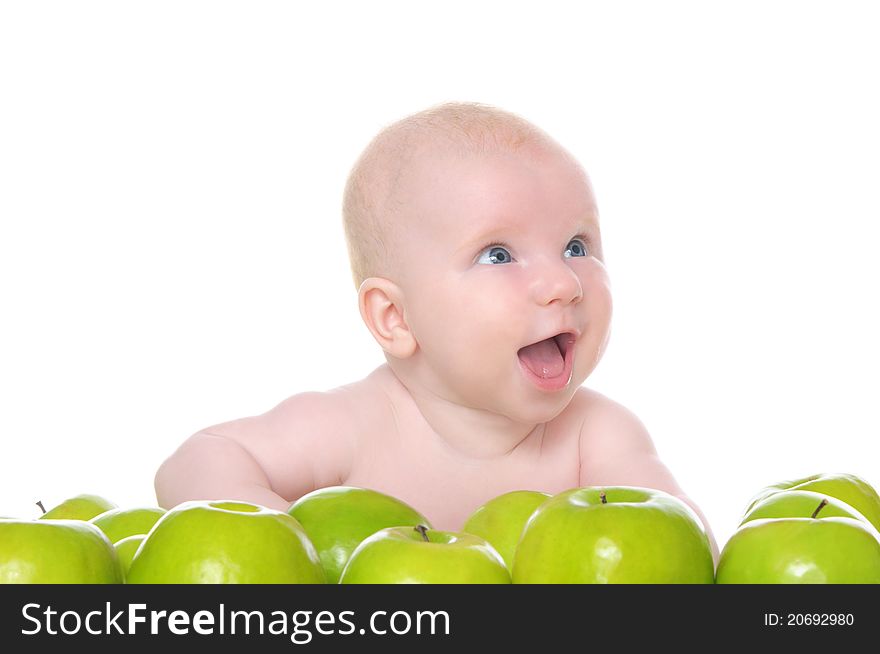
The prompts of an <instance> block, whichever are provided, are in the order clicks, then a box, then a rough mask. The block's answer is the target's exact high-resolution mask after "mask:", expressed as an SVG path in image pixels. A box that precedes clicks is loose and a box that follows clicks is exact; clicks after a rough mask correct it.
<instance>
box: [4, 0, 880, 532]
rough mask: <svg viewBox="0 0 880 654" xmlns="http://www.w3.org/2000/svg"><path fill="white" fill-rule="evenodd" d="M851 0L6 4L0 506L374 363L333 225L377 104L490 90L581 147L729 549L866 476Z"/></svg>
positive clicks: (694, 485)
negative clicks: (753, 511) (828, 485)
mask: <svg viewBox="0 0 880 654" xmlns="http://www.w3.org/2000/svg"><path fill="white" fill-rule="evenodd" d="M871 5H872V3H868V2H864V3H857V2H836V3H815V2H803V1H800V2H767V1H765V2H742V1H740V2H729V3H718V2H688V3H685V2H663V3H649V2H644V3H633V2H616V3H595V4H590V3H585V2H547V1H546V0H544V1H543V2H541V3H540V6H539V3H538V2H528V3H521V2H520V3H518V2H510V1H507V2H479V3H473V2H458V1H450V0H446V1H445V2H443V3H413V2H381V1H377V0H371V1H370V2H365V3H360V2H339V1H337V2H323V3H321V4H320V5H317V4H316V3H308V4H307V3H289V2H288V3H271V2H262V3H252V2H240V3H228V2H204V3H196V2H150V3H136V4H135V3H125V2H100V3H99V2H77V3H68V2H60V3H39V4H37V3H24V2H22V3H12V2H10V3H4V4H3V5H2V8H0V94H2V99H0V307H2V308H0V311H2V322H0V434H2V439H3V443H2V453H3V454H2V458H0V515H16V516H21V517H36V515H37V514H38V510H37V509H36V507H35V506H34V502H35V501H36V500H38V499H41V500H42V501H43V502H44V504H46V505H47V506H49V505H52V504H54V503H57V502H59V501H61V500H62V499H64V498H65V497H69V496H71V495H75V494H78V493H82V492H92V493H99V494H102V495H105V496H106V497H108V498H110V499H111V500H113V501H115V502H116V503H118V504H120V505H129V506H130V505H136V504H155V496H154V495H153V485H152V484H153V474H154V473H155V470H156V468H157V467H158V466H159V464H160V463H161V461H162V460H163V459H164V458H165V457H166V456H167V455H168V454H170V453H171V452H172V451H173V449H174V448H175V447H177V445H178V444H179V443H180V442H182V440H183V439H185V438H186V437H187V436H189V435H190V434H192V433H193V432H195V431H197V430H198V429H200V428H202V427H205V426H207V425H209V424H213V423H216V422H220V421H223V420H228V419H232V418H236V417H240V416H244V415H253V414H256V413H262V412H263V411H266V410H267V409H269V408H271V407H272V406H274V405H275V404H277V403H278V402H279V401H281V400H282V399H284V398H286V397H288V396H289V395H292V394H294V393H298V392H301V391H307V390H326V389H330V388H333V387H335V386H338V385H341V384H344V383H348V382H351V381H353V380H355V379H360V378H361V377H363V376H364V375H366V374H368V373H369V372H370V371H371V370H372V369H373V368H374V367H375V366H377V365H379V364H380V363H382V362H383V361H384V359H383V358H382V356H381V351H380V349H379V347H378V345H376V344H375V342H374V341H373V340H372V338H371V337H370V335H369V333H368V331H367V329H366V327H365V326H364V325H363V323H362V322H361V319H360V316H359V314H358V312H357V306H356V293H355V289H354V287H353V284H352V282H351V279H350V274H349V268H348V262H347V255H346V250H345V243H344V239H343V232H342V225H341V219H340V204H341V193H342V188H343V185H344V183H345V178H346V176H347V174H348V171H349V169H350V167H351V165H352V163H353V162H354V160H355V158H356V157H357V155H358V154H359V152H360V151H361V150H362V148H363V147H364V146H365V145H366V144H367V142H368V141H369V140H370V138H372V136H373V135H374V134H375V133H376V132H377V131H378V130H379V129H380V128H381V127H382V126H384V125H386V124H388V123H390V122H392V121H394V120H397V119H398V118H401V117H403V116H405V115H407V114H410V113H412V112H415V111H418V110H421V109H423V108H426V107H427V106H429V105H432V104H435V103H438V102H443V101H448V100H471V101H479V102H485V103H489V104H495V105H497V106H500V107H503V108H505V109H508V110H511V111H514V112H517V113H519V114H521V115H523V116H524V117H526V118H528V119H529V120H531V121H533V122H534V123H536V124H537V125H539V126H541V127H542V128H543V129H545V130H546V131H548V132H549V133H550V134H551V135H553V136H554V137H555V138H556V139H557V140H559V141H560V142H561V143H563V144H564V145H565V146H566V147H567V148H568V149H569V150H571V151H572V152H573V153H574V154H575V155H576V156H577V157H578V158H579V159H580V160H581V161H582V162H583V163H584V165H585V166H586V168H587V169H588V170H589V172H590V174H591V176H592V180H593V184H594V186H595V189H596V194H597V198H598V201H599V205H600V211H601V215H602V226H603V232H604V244H605V250H606V255H607V263H608V267H609V272H610V275H611V278H612V284H613V291H614V298H615V316H614V324H613V335H612V339H611V344H610V347H609V349H608V352H607V354H606V356H605V359H604V360H603V361H602V363H601V364H600V366H599V368H598V369H597V370H596V372H595V373H594V375H593V376H592V377H591V378H590V379H588V380H587V385H588V386H591V387H593V388H596V389H597V390H599V391H601V392H603V393H605V394H607V395H609V396H610V397H612V398H614V399H616V400H618V401H620V402H622V403H623V404H624V405H626V406H628V407H629V408H631V409H632V410H633V411H634V412H635V413H636V414H637V415H639V416H640V417H641V419H642V420H643V421H644V422H645V424H646V425H647V427H648V429H649V431H650V432H651V434H652V436H653V438H654V441H655V444H656V446H657V449H658V451H659V453H660V455H661V457H662V458H663V460H664V461H665V462H666V463H667V465H668V466H669V467H670V469H671V470H672V471H673V473H674V474H675V476H676V478H677V479H678V481H679V482H680V484H681V485H682V487H683V488H684V489H685V491H686V492H688V493H689V494H690V495H691V497H692V498H693V499H694V500H695V501H696V502H697V504H698V505H700V507H701V508H702V509H703V511H704V512H705V514H706V515H707V517H708V518H709V521H710V523H711V525H712V527H713V529H714V531H715V534H716V537H717V538H718V541H719V544H720V545H723V543H724V542H726V540H727V538H729V536H730V535H731V534H732V533H733V530H734V529H735V527H736V525H737V523H738V519H739V517H740V514H741V512H742V510H743V508H744V507H745V504H746V503H747V502H748V500H749V498H750V497H751V496H752V495H753V494H754V493H755V492H756V491H758V490H759V489H760V488H761V487H763V486H764V485H766V484H770V483H774V482H777V481H781V480H783V479H789V478H796V477H801V476H805V475H809V474H813V473H817V472H832V471H844V472H850V473H854V474H858V475H860V476H863V477H865V478H866V479H867V480H868V481H870V482H871V483H873V484H874V485H875V486H876V485H880V446H878V435H880V426H878V422H880V420H878V414H877V404H878V403H877V400H878V390H880V388H878V381H877V370H878V368H880V346H878V335H880V318H878V309H877V285H878V279H880V263H878V259H877V258H876V256H875V252H876V249H877V234H878V229H877V224H878V220H880V199H878V179H880V128H878V116H880V99H878V91H877V89H878V79H880V76H878V65H877V62H878V61H880V40H878V39H877V34H878V29H880V22H878V18H877V15H876V14H875V12H874V10H873V9H872V8H871Z"/></svg>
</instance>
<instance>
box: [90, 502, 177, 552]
mask: <svg viewBox="0 0 880 654" xmlns="http://www.w3.org/2000/svg"><path fill="white" fill-rule="evenodd" d="M163 515H165V509H160V508H158V507H150V506H147V507H137V508H130V509H120V508H116V509H110V510H109V511H104V513H101V514H100V515H97V516H95V517H94V518H92V519H91V520H89V522H91V523H92V524H93V525H95V526H96V527H97V528H98V529H100V530H101V531H103V532H104V533H105V534H107V538H109V539H110V542H111V543H116V542H117V541H120V540H122V539H123V538H126V537H128V536H134V535H135V534H146V533H147V532H148V531H150V529H151V528H152V527H153V525H154V524H156V522H157V521H158V520H159V518H161V517H162V516H163Z"/></svg>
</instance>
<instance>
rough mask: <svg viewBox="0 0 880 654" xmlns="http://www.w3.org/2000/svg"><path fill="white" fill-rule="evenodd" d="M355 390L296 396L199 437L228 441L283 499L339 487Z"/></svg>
mask: <svg viewBox="0 0 880 654" xmlns="http://www.w3.org/2000/svg"><path fill="white" fill-rule="evenodd" d="M360 395H361V392H360V391H359V389H358V387H357V386H356V385H354V384H353V385H350V386H341V387H339V388H335V389H333V390H330V391H306V392H302V393H297V394H295V395H292V396H290V397H288V398H287V399H285V400H283V401H282V402H280V403H278V404H277V405H276V406H274V407H273V408H271V409H270V410H268V411H266V412H265V413H262V414H259V415H253V416H247V417H244V418H238V419H235V420H230V421H227V422H223V423H219V424H216V425H212V426H210V427H207V428H205V429H203V430H201V431H200V432H199V433H200V434H205V435H209V436H220V437H224V438H228V439H230V440H232V441H234V442H236V443H237V444H238V445H240V446H241V447H242V448H244V449H245V450H247V452H248V453H249V454H250V455H251V456H252V457H253V458H254V460H256V462H257V463H258V464H259V465H260V467H261V468H262V469H263V471H264V472H265V473H266V476H267V477H268V478H269V480H270V482H271V485H272V488H273V489H274V490H275V491H276V492H277V493H279V494H280V495H282V496H284V497H288V498H295V497H299V496H300V495H301V494H302V493H303V492H307V491H308V490H311V489H312V488H319V487H323V486H332V485H336V484H338V483H340V480H342V479H344V478H345V476H346V475H347V474H348V471H349V469H350V467H351V457H352V452H353V443H354V439H355V435H356V433H357V428H358V427H357V426H358V413H359V407H360V406H361V404H362V402H361V401H360V399H359V398H360Z"/></svg>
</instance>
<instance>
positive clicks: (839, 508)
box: [740, 490, 871, 526]
mask: <svg viewBox="0 0 880 654" xmlns="http://www.w3.org/2000/svg"><path fill="white" fill-rule="evenodd" d="M818 511H821V514H822V517H823V518H832V517H835V516H836V517H839V518H854V519H856V520H862V521H864V522H866V523H867V524H871V523H870V522H868V520H867V518H865V516H863V515H862V514H861V513H859V512H858V511H856V510H855V509H854V508H852V507H851V506H850V505H849V504H847V503H846V502H842V501H841V500H838V499H837V498H835V497H831V496H830V495H825V494H823V493H814V492H813V491H803V490H789V491H782V492H781V493H773V494H771V495H768V496H767V497H765V498H764V499H762V500H759V501H758V502H756V503H755V504H754V505H753V506H752V508H751V509H749V512H748V513H746V515H745V516H743V519H742V521H741V522H740V526H742V525H744V524H745V523H747V522H751V521H752V520H760V519H761V518H810V517H813V516H814V515H815V514H816V513H817V512H818Z"/></svg>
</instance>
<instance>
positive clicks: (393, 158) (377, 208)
mask: <svg viewBox="0 0 880 654" xmlns="http://www.w3.org/2000/svg"><path fill="white" fill-rule="evenodd" d="M547 142H551V143H555V142H553V139H551V138H550V137H549V136H548V135H547V134H546V133H545V132H544V131H543V130H541V129H539V128H538V127H536V126H535V125H533V124H532V123H530V122H528V121H527V120H525V119H524V118H521V117H520V116H517V115H516V114H513V113H510V112H508V111H504V110H502V109H498V108H497V107H493V106H490V105H486V104H481V103H477V102H448V103H445V104H439V105H434V106H432V107H429V108H428V109H425V110H424V111H420V112H418V113H416V114H412V115H410V116H407V117H405V118H402V119H401V120H398V121H397V122H395V123H392V124H390V125H388V126H386V127H385V128H384V129H382V130H381V131H380V132H379V133H378V134H377V135H376V136H375V137H374V138H373V140H372V141H370V143H369V144H368V145H367V147H366V148H365V149H364V151H363V153H361V155H360V157H359V158H358V160H357V161H356V162H355V164H354V166H353V167H352V169H351V172H350V174H349V176H348V180H347V182H346V185H345V191H344V193H343V203H342V221H343V228H344V230H345V240H346V244H347V246H348V256H349V262H350V265H351V273H352V279H353V281H354V285H355V288H357V289H359V288H360V286H361V284H362V283H363V281H364V280H365V279H367V278H368V277H393V276H394V270H395V269H394V262H395V260H396V257H395V245H394V244H395V242H396V236H397V234H398V233H399V230H400V229H402V226H401V225H400V224H398V223H400V222H401V221H395V220H392V219H391V218H392V216H393V215H394V214H395V213H396V212H398V211H399V210H400V208H401V205H402V200H401V199H400V198H399V197H398V192H399V190H400V188H401V186H402V182H401V180H402V178H403V177H404V175H405V173H406V169H407V167H408V166H409V165H410V164H412V163H413V161H415V160H416V159H417V157H418V156H420V155H421V154H423V153H424V152H426V151H429V150H431V149H432V148H433V149H437V148H440V149H442V150H444V151H452V152H454V153H460V154H484V153H491V152H498V151H509V152H515V151H517V150H518V149H520V148H521V147H522V146H524V145H526V144H534V143H547ZM557 147H558V146H557Z"/></svg>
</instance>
